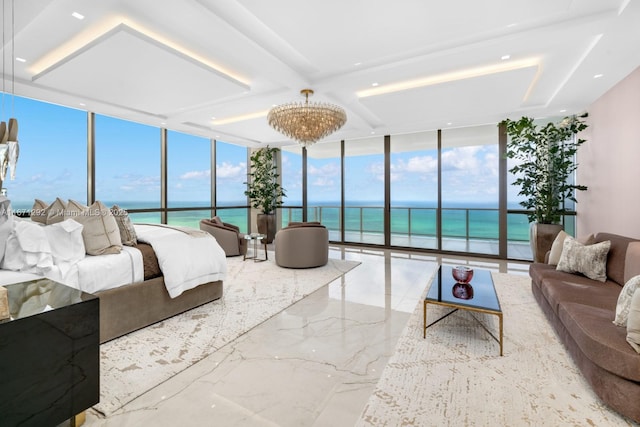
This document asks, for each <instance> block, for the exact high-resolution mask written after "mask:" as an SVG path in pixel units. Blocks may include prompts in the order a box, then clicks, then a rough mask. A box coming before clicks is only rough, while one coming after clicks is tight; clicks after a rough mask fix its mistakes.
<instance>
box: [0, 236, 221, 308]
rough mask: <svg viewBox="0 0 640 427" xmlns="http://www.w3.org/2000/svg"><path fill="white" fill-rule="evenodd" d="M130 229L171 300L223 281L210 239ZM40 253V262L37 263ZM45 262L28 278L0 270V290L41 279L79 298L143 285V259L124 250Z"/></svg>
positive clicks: (216, 249) (218, 254) (218, 255)
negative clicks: (149, 250)
mask: <svg viewBox="0 0 640 427" xmlns="http://www.w3.org/2000/svg"><path fill="white" fill-rule="evenodd" d="M134 226H135V228H136V234H137V235H138V240H139V241H141V242H145V243H149V244H150V245H151V246H152V247H153V249H154V251H155V253H156V256H157V258H158V263H159V265H160V269H161V270H162V274H163V276H164V282H165V285H166V287H167V291H168V293H169V296H171V298H175V297H177V296H179V295H180V294H182V293H183V292H184V291H186V290H189V289H192V288H195V287H196V286H198V285H200V284H203V283H207V282H213V281H217V280H223V279H224V278H225V275H226V272H227V262H226V257H225V253H224V250H223V249H222V248H221V247H220V245H219V244H218V242H217V241H216V240H215V238H214V237H213V236H211V235H210V234H208V233H205V232H201V231H200V230H196V229H186V228H185V229H183V230H185V231H180V228H179V227H176V228H173V227H170V226H161V225H141V224H135V225H134ZM38 231H40V230H38ZM41 237H42V236H41ZM46 246H47V248H48V247H49V246H48V245H46ZM47 250H50V249H47ZM45 252H46V251H45ZM45 252H42V253H40V255H39V256H40V257H41V258H42V255H43V254H45V255H46V253H45ZM46 259H47V262H46V263H45V264H46V266H43V267H42V268H37V269H32V271H31V272H29V273H27V272H24V271H22V272H19V271H9V270H0V284H10V283H17V282H22V281H27V280H35V279H37V278H40V277H42V276H44V277H47V278H49V279H51V280H55V281H56V282H60V283H63V284H65V285H67V286H70V287H73V288H75V289H80V290H82V291H84V292H88V293H95V292H99V291H104V290H108V289H113V288H117V287H120V286H124V285H128V284H131V283H135V282H141V281H143V280H144V266H143V260H142V253H141V252H140V251H139V250H138V249H136V248H133V247H130V246H123V248H122V252H120V253H119V254H109V255H97V256H91V255H87V256H85V257H84V258H82V259H80V260H79V261H73V263H69V262H65V263H59V264H58V263H55V262H53V263H52V262H51V256H50V255H49V256H48V258H46ZM43 265H44V264H43ZM36 270H37V271H36Z"/></svg>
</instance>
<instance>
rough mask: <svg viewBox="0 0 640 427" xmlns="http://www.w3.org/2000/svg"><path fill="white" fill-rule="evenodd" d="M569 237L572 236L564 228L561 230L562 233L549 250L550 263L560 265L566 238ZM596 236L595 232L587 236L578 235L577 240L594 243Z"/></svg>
mask: <svg viewBox="0 0 640 427" xmlns="http://www.w3.org/2000/svg"><path fill="white" fill-rule="evenodd" d="M567 237H571V236H570V235H568V234H567V233H566V232H565V231H564V230H560V233H558V235H557V236H556V238H555V239H554V240H553V244H552V245H551V250H550V251H549V261H548V263H549V265H558V262H560V255H562V248H563V246H564V239H566V238H567ZM595 239H596V238H595V236H594V235H593V234H589V235H587V236H582V237H577V238H576V240H577V241H578V242H580V243H582V244H583V245H585V246H586V245H592V244H593V243H594V242H595Z"/></svg>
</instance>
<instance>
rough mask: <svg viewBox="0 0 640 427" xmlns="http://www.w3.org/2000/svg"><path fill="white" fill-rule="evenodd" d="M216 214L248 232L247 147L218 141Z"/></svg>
mask: <svg viewBox="0 0 640 427" xmlns="http://www.w3.org/2000/svg"><path fill="white" fill-rule="evenodd" d="M215 149H216V155H215V158H216V183H215V184H216V201H215V202H216V203H215V206H216V214H217V215H218V216H219V217H220V219H222V221H224V222H228V223H230V224H234V225H237V226H238V227H240V230H241V231H242V232H245V233H246V232H247V230H248V228H247V220H248V209H247V197H246V196H245V195H244V192H245V190H246V189H247V186H246V184H245V182H246V181H247V147H241V146H239V145H234V144H228V143H226V142H222V141H216V145H215Z"/></svg>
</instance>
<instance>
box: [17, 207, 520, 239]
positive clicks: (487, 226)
mask: <svg viewBox="0 0 640 427" xmlns="http://www.w3.org/2000/svg"><path fill="white" fill-rule="evenodd" d="M103 203H104V204H105V205H107V206H113V205H114V204H117V205H118V206H120V207H121V208H123V209H127V210H132V209H158V208H159V202H135V201H121V202H114V201H105V202H103ZM242 204H243V201H238V202H227V203H225V205H226V206H228V207H225V206H218V210H217V214H218V216H220V218H221V219H222V220H223V221H225V222H228V223H231V224H235V225H237V226H238V227H240V230H241V231H243V232H247V209H246V208H234V207H233V206H242ZM287 204H288V205H289V206H300V205H301V204H302V203H301V202H299V203H297V202H295V201H294V202H289V203H287ZM12 205H13V209H14V210H18V209H20V210H25V211H26V210H29V209H31V205H32V202H23V203H20V202H17V203H12ZM207 205H208V202H190V201H186V202H180V203H172V204H170V205H169V207H170V208H180V207H190V208H194V207H202V208H203V209H197V210H188V211H170V212H168V214H167V219H168V221H167V222H168V223H169V224H170V225H179V226H187V227H194V228H198V227H199V222H200V220H201V219H202V218H210V217H211V210H210V209H207V208H205V207H206V206H207ZM309 205H310V207H309V208H308V213H307V219H308V220H309V221H321V222H322V223H323V224H324V225H325V226H326V227H327V228H329V229H330V230H336V231H337V230H339V229H340V209H339V203H338V202H319V203H312V202H310V203H309ZM514 208H518V207H514ZM282 209H283V210H282V226H286V225H287V224H288V223H289V221H301V220H302V209H301V208H296V207H291V208H288V207H286V206H285V207H283V208H282ZM436 212H437V210H436V208H435V205H434V204H432V203H431V204H429V203H416V202H402V203H398V204H394V205H392V208H391V232H392V234H398V235H408V234H410V235H412V236H426V237H436ZM129 215H130V217H131V219H132V221H133V222H137V223H152V224H158V223H160V221H161V216H160V213H159V212H130V214H129ZM507 223H508V228H507V230H508V240H510V241H523V242H526V241H528V240H529V222H528V220H527V218H526V216H525V215H521V214H509V215H508V216H507ZM383 229H384V209H383V208H382V207H381V206H380V202H359V203H358V204H357V205H347V206H345V231H363V232H369V233H382V232H383ZM442 234H443V237H444V238H448V237H461V238H465V237H466V236H469V238H472V239H473V238H475V239H487V240H497V239H498V209H497V208H496V207H492V206H488V205H483V204H472V203H459V204H448V205H447V206H446V207H443V209H442Z"/></svg>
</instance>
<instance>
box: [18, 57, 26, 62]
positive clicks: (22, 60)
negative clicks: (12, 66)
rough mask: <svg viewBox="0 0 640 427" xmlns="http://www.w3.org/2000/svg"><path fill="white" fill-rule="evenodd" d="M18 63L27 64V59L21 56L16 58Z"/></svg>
mask: <svg viewBox="0 0 640 427" xmlns="http://www.w3.org/2000/svg"><path fill="white" fill-rule="evenodd" d="M16 61H18V62H27V60H26V59H24V58H20V57H19V56H16Z"/></svg>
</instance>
